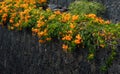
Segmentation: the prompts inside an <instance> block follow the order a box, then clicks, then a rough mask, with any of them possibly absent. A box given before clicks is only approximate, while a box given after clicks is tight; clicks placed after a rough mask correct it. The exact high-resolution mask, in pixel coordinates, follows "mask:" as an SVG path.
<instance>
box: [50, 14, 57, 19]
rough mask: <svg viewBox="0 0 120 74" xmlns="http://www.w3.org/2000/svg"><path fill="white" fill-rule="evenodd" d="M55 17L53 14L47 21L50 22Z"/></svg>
mask: <svg viewBox="0 0 120 74" xmlns="http://www.w3.org/2000/svg"><path fill="white" fill-rule="evenodd" d="M55 16H56V15H54V14H53V15H51V16H50V17H49V18H48V19H49V20H52V19H54V18H55Z"/></svg>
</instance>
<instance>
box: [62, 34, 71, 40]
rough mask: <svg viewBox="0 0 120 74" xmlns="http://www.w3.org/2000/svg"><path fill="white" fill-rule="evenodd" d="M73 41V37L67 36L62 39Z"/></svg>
mask: <svg viewBox="0 0 120 74" xmlns="http://www.w3.org/2000/svg"><path fill="white" fill-rule="evenodd" d="M71 39H72V36H71V35H66V36H65V37H63V38H62V40H67V41H70V40H71Z"/></svg>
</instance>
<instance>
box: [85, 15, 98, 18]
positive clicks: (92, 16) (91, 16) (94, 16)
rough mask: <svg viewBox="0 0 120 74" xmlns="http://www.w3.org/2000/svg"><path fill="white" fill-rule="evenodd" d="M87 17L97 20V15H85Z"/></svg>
mask: <svg viewBox="0 0 120 74" xmlns="http://www.w3.org/2000/svg"><path fill="white" fill-rule="evenodd" d="M85 16H86V17H89V18H92V19H95V18H96V17H97V16H96V15H95V14H88V15H85Z"/></svg>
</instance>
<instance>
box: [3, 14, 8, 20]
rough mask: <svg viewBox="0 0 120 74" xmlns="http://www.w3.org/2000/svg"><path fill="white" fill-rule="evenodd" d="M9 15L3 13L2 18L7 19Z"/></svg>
mask: <svg viewBox="0 0 120 74" xmlns="http://www.w3.org/2000/svg"><path fill="white" fill-rule="evenodd" d="M7 16H8V15H7V14H6V13H5V14H3V15H2V20H3V21H6V20H7Z"/></svg>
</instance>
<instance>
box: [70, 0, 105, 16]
mask: <svg viewBox="0 0 120 74" xmlns="http://www.w3.org/2000/svg"><path fill="white" fill-rule="evenodd" d="M68 8H69V9H70V13H72V14H79V15H83V14H90V13H94V14H96V15H101V14H102V13H104V11H105V7H104V6H103V5H102V4H100V3H97V2H95V1H88V0H77V1H75V2H73V3H71V4H70V5H69V7H68Z"/></svg>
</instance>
